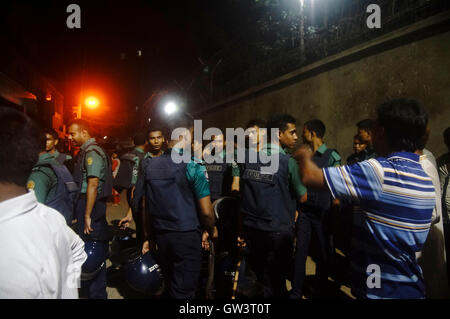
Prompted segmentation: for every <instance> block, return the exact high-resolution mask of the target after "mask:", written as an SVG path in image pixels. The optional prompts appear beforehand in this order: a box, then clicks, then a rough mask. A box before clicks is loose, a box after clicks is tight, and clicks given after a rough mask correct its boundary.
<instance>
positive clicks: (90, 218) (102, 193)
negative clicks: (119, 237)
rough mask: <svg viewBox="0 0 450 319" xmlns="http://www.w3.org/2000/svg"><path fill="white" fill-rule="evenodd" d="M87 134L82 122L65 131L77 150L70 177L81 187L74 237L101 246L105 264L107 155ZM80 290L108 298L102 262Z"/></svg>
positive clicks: (109, 181)
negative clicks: (93, 275) (78, 149)
mask: <svg viewBox="0 0 450 319" xmlns="http://www.w3.org/2000/svg"><path fill="white" fill-rule="evenodd" d="M89 132H90V128H89V125H88V123H87V122H86V121H84V120H81V119H77V120H74V121H73V122H72V123H71V124H70V125H69V129H68V133H69V139H70V140H72V141H73V143H74V144H76V145H78V146H80V152H79V154H78V158H77V162H76V164H75V168H74V173H73V174H74V180H75V182H76V183H77V184H78V185H79V187H80V195H79V198H78V201H77V204H76V209H75V214H76V218H77V222H78V223H77V233H78V235H79V236H80V237H81V238H82V239H83V240H84V241H85V242H88V241H91V242H92V241H93V242H99V245H100V243H101V244H102V245H101V246H102V247H105V250H103V251H100V252H99V254H102V256H101V257H102V258H101V259H103V260H106V255H107V247H108V245H107V244H108V241H109V237H110V236H109V232H108V223H107V221H106V201H107V199H108V197H110V196H111V195H112V172H111V162H110V160H109V156H108V155H107V153H106V152H105V151H104V150H103V149H102V148H101V147H100V146H99V145H98V144H97V142H96V141H95V138H93V137H91V134H90V133H89ZM88 246H89V245H88ZM97 246H98V245H97ZM96 251H98V250H96ZM96 257H97V258H98V256H96ZM88 259H89V257H88ZM81 288H82V290H83V291H85V292H86V293H87V295H88V298H92V299H106V298H107V293H106V264H105V263H104V262H103V264H102V266H101V269H100V270H99V271H98V273H97V275H96V276H95V277H94V278H93V279H91V280H89V281H84V282H83V281H82V287H81Z"/></svg>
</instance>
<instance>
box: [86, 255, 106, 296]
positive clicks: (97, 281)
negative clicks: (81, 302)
mask: <svg viewBox="0 0 450 319" xmlns="http://www.w3.org/2000/svg"><path fill="white" fill-rule="evenodd" d="M80 296H81V297H86V298H89V299H107V298H108V294H107V292H106V262H105V264H104V265H103V267H102V269H101V270H100V271H99V272H98V274H97V275H96V276H95V278H94V279H92V280H89V281H81V293H80Z"/></svg>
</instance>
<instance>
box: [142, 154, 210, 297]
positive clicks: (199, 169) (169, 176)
mask: <svg viewBox="0 0 450 319" xmlns="http://www.w3.org/2000/svg"><path fill="white" fill-rule="evenodd" d="M173 151H174V152H179V153H180V154H181V152H182V151H181V150H178V149H174V150H173ZM171 152H172V149H169V150H167V153H166V154H164V155H162V156H159V157H155V158H153V159H151V160H148V159H147V160H145V162H144V163H143V168H144V172H145V173H144V179H145V196H146V209H147V212H148V213H149V215H150V219H151V222H152V230H153V235H154V238H155V240H156V243H157V246H158V256H159V258H160V264H161V267H162V270H163V274H164V278H165V280H166V285H167V286H166V287H167V293H168V296H169V297H171V298H176V299H187V298H193V297H195V292H196V289H197V286H198V283H199V275H200V271H201V263H202V248H201V234H202V232H201V227H200V222H199V218H198V212H197V200H199V199H201V198H203V197H206V196H209V195H210V190H209V183H208V179H207V172H206V169H205V167H204V165H203V164H202V162H201V161H199V160H196V159H192V160H191V161H190V162H189V163H187V164H186V163H179V164H177V163H174V162H173V161H172V158H171Z"/></svg>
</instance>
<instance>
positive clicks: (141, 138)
mask: <svg viewBox="0 0 450 319" xmlns="http://www.w3.org/2000/svg"><path fill="white" fill-rule="evenodd" d="M146 140H147V136H146V135H145V134H144V133H142V132H138V133H136V134H135V135H134V136H133V143H134V145H135V146H139V145H144V144H145V141H146Z"/></svg>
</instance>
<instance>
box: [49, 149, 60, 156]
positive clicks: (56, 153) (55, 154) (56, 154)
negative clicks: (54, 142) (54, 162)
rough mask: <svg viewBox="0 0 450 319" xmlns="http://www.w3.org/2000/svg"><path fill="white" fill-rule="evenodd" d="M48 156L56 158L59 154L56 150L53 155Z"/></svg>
mask: <svg viewBox="0 0 450 319" xmlns="http://www.w3.org/2000/svg"><path fill="white" fill-rule="evenodd" d="M48 154H50V153H48ZM50 155H51V156H53V157H54V158H57V157H58V156H59V152H58V150H55V153H53V154H50Z"/></svg>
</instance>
